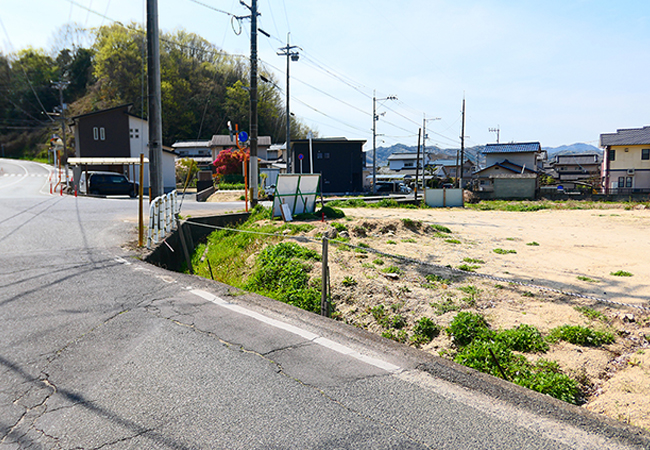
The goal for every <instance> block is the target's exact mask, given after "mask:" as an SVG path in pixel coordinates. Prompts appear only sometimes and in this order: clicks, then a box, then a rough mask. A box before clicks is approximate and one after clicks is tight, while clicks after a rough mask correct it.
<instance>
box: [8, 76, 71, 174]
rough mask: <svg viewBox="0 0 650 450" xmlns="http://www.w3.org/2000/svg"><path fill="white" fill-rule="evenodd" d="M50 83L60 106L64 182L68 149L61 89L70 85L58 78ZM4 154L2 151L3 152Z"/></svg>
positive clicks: (64, 108) (66, 172) (63, 89)
mask: <svg viewBox="0 0 650 450" xmlns="http://www.w3.org/2000/svg"><path fill="white" fill-rule="evenodd" d="M51 83H52V88H54V89H58V90H59V104H60V105H61V106H59V108H61V111H60V113H61V115H60V116H59V117H60V120H61V138H62V139H63V158H65V180H66V183H67V182H68V150H67V145H66V136H65V110H66V105H65V103H63V91H65V90H66V88H67V87H68V86H69V85H70V82H69V81H61V79H60V78H59V81H51ZM3 155H4V152H3Z"/></svg>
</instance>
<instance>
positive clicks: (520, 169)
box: [474, 142, 544, 199]
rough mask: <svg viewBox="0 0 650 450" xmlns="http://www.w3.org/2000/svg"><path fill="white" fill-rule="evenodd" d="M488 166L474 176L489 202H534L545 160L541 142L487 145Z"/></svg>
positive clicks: (486, 157)
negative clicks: (507, 200)
mask: <svg viewBox="0 0 650 450" xmlns="http://www.w3.org/2000/svg"><path fill="white" fill-rule="evenodd" d="M481 153H483V155H484V156H485V162H486V167H485V168H484V169H482V170H479V171H478V172H476V173H475V174H474V183H475V187H476V190H477V191H478V192H482V193H483V197H485V198H490V199H534V198H535V196H536V195H537V189H538V188H539V181H538V172H539V171H541V169H542V167H543V161H544V157H543V155H544V151H543V150H542V147H541V145H540V143H539V142H524V143H510V144H487V145H486V146H485V148H484V149H483V151H482V152H481Z"/></svg>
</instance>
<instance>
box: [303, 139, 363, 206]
mask: <svg viewBox="0 0 650 450" xmlns="http://www.w3.org/2000/svg"><path fill="white" fill-rule="evenodd" d="M365 143H366V141H365V140H348V139H346V138H342V137H337V138H316V139H311V148H310V140H309V139H298V140H295V141H291V157H292V161H293V163H292V164H293V166H294V169H295V170H294V173H310V158H311V156H312V155H313V165H314V173H320V174H321V186H322V192H323V193H328V194H333V193H351V192H363V171H364V168H365V164H366V155H365V154H364V153H363V145H364V144H365Z"/></svg>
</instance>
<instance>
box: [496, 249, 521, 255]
mask: <svg viewBox="0 0 650 450" xmlns="http://www.w3.org/2000/svg"><path fill="white" fill-rule="evenodd" d="M492 251H493V252H494V253H496V254H498V255H507V254H508V253H517V250H504V249H502V248H495V249H493V250H492Z"/></svg>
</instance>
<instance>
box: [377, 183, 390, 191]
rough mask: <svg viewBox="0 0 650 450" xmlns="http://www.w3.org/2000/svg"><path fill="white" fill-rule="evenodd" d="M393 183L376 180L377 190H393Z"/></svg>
mask: <svg viewBox="0 0 650 450" xmlns="http://www.w3.org/2000/svg"><path fill="white" fill-rule="evenodd" d="M393 190H394V185H393V183H386V182H378V183H377V192H393Z"/></svg>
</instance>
